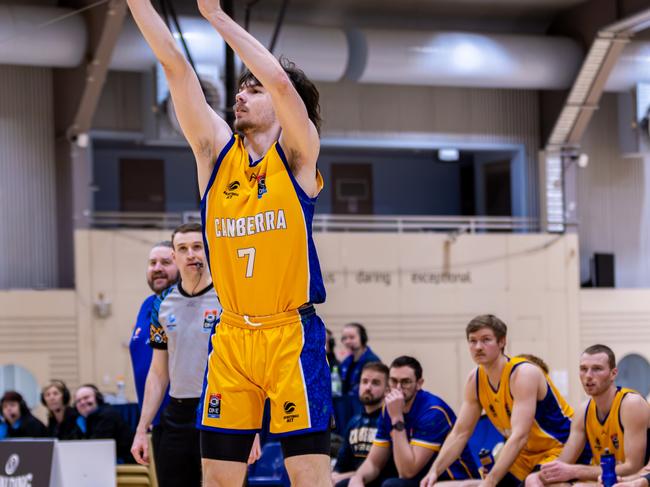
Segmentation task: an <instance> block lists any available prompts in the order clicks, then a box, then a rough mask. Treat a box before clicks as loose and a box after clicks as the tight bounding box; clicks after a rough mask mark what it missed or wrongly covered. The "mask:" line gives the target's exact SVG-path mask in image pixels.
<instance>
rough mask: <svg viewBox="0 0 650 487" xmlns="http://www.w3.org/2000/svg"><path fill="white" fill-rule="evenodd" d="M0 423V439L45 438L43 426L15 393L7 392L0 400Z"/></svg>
mask: <svg viewBox="0 0 650 487" xmlns="http://www.w3.org/2000/svg"><path fill="white" fill-rule="evenodd" d="M0 408H2V422H3V423H4V427H2V428H0V439H1V438H3V437H6V438H43V437H46V436H47V429H46V428H45V425H44V424H43V423H41V422H40V421H39V420H38V419H36V418H35V417H34V416H32V413H31V412H30V411H29V407H28V406H27V403H26V402H25V400H24V399H23V396H21V395H20V394H19V393H18V392H16V391H7V392H5V393H4V395H3V396H2V399H0Z"/></svg>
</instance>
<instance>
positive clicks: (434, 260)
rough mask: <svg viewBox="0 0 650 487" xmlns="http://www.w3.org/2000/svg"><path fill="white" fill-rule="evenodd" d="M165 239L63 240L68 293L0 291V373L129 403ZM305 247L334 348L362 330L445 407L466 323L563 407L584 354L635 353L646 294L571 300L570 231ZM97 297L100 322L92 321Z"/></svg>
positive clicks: (607, 293)
mask: <svg viewBox="0 0 650 487" xmlns="http://www.w3.org/2000/svg"><path fill="white" fill-rule="evenodd" d="M168 233H169V232H161V231H153V230H150V231H145V230H142V231H109V230H106V231H99V230H93V231H77V232H76V234H75V245H76V249H77V251H76V255H75V259H76V265H77V276H76V277H77V282H78V287H77V290H76V291H40V292H37V291H2V292H0V310H2V311H1V312H0V365H6V364H16V365H20V366H22V367H24V368H26V369H28V370H29V371H30V372H31V373H32V374H33V375H34V376H35V378H36V380H37V381H38V383H39V384H43V383H45V382H46V381H47V380H48V379H50V378H52V377H56V378H61V379H63V380H65V381H67V382H68V383H69V384H70V385H71V386H72V387H75V386H77V385H78V384H80V383H83V382H95V383H97V384H98V385H99V386H100V387H101V388H102V389H104V390H105V391H109V392H110V391H115V390H116V381H117V380H119V379H121V378H124V379H125V380H126V383H127V396H128V397H129V398H131V399H134V398H135V394H134V390H133V381H132V377H131V367H130V362H129V357H128V342H129V337H130V333H131V330H132V327H133V324H134V320H135V316H136V314H137V311H138V309H139V306H140V304H141V302H142V300H143V299H144V298H145V297H146V296H148V295H149V293H150V291H149V289H148V287H147V285H146V282H145V267H146V260H147V255H148V251H149V248H150V246H151V245H152V244H153V243H155V242H157V241H159V240H161V239H163V238H168ZM316 241H317V246H318V249H319V254H320V257H321V262H322V267H323V274H324V278H325V281H326V285H327V290H328V299H327V302H326V303H325V304H322V305H320V306H318V311H319V313H320V315H321V316H322V317H323V319H324V320H325V323H326V324H327V326H328V327H329V328H331V329H332V330H333V331H334V334H335V337H336V338H337V342H338V339H339V338H340V331H341V329H342V327H343V325H344V324H345V323H347V322H349V321H353V320H354V321H360V322H361V323H364V324H365V325H366V326H367V327H368V330H369V335H370V345H371V346H372V348H373V349H374V350H375V351H376V352H377V353H378V354H379V355H380V357H382V359H383V360H384V361H386V362H390V361H391V360H392V359H393V358H395V357H396V356H397V355H400V354H412V355H414V356H416V357H417V358H419V359H420V360H421V361H422V363H423V365H424V371H425V372H424V376H425V380H426V385H425V387H427V388H430V389H431V390H433V391H436V392H437V393H439V394H440V395H442V396H443V397H445V398H446V399H447V400H448V401H449V402H450V403H451V404H452V405H453V406H454V407H457V406H458V405H459V403H460V401H461V395H462V384H463V382H464V380H465V378H466V377H467V374H468V373H469V371H470V370H471V368H472V367H473V364H472V361H471V358H470V356H469V353H468V351H467V345H466V340H465V336H464V327H465V325H466V323H467V322H468V321H469V320H470V319H471V318H472V317H473V316H475V315H477V314H480V313H495V314H497V315H498V316H500V317H502V318H503V319H504V321H506V323H508V325H509V341H508V348H507V351H508V352H509V353H524V352H529V353H534V354H538V355H540V356H541V357H543V358H544V359H545V360H546V361H547V362H548V364H549V365H550V367H551V369H552V376H553V377H554V379H555V380H556V383H557V385H558V386H559V387H560V389H561V390H563V391H567V390H568V391H569V398H570V400H571V402H572V403H573V404H578V403H579V401H580V400H581V398H582V397H583V395H582V389H581V387H580V384H579V382H578V374H577V370H578V358H579V352H580V351H581V350H582V349H584V348H585V347H586V346H588V345H592V344H594V343H596V342H604V343H606V344H609V345H611V346H612V348H613V349H614V351H615V352H616V354H617V355H618V356H619V358H621V357H623V356H624V355H626V354H628V353H638V354H640V355H642V356H645V357H648V354H647V350H646V349H647V347H644V346H643V344H645V343H647V341H648V340H647V338H648V337H646V335H647V334H648V331H647V322H648V319H649V318H650V291H649V290H616V289H590V290H586V289H585V290H580V289H579V287H578V264H577V263H578V250H577V249H578V241H577V238H576V236H575V235H565V236H553V235H507V234H501V235H496V234H495V235H462V236H459V237H457V238H455V239H450V238H448V237H447V236H446V235H444V234H426V233H424V234H361V233H352V234H348V233H338V234H333V233H329V234H323V233H320V234H316ZM100 294H101V295H102V296H103V301H104V302H106V303H109V306H110V313H109V316H108V317H106V318H101V317H99V316H98V315H97V314H96V311H95V304H96V303H97V302H98V301H100V300H102V299H100ZM338 352H339V353H342V348H341V345H340V344H339V345H338Z"/></svg>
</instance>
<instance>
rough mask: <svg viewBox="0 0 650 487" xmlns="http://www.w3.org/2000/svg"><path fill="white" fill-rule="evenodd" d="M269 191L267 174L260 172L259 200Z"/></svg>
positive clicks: (258, 183)
mask: <svg viewBox="0 0 650 487" xmlns="http://www.w3.org/2000/svg"><path fill="white" fill-rule="evenodd" d="M267 191H268V190H267V189H266V174H260V175H259V176H257V199H258V200H259V199H260V198H261V197H262V196H263V195H264V194H265V193H266V192H267Z"/></svg>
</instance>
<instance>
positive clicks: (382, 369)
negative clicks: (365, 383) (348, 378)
mask: <svg viewBox="0 0 650 487" xmlns="http://www.w3.org/2000/svg"><path fill="white" fill-rule="evenodd" d="M366 370H373V371H375V372H379V373H381V374H384V376H385V377H386V383H388V373H389V369H388V367H387V366H386V364H384V363H382V362H368V363H367V364H365V365H364V366H363V368H362V369H361V374H362V375H363V373H364V372H365V371H366Z"/></svg>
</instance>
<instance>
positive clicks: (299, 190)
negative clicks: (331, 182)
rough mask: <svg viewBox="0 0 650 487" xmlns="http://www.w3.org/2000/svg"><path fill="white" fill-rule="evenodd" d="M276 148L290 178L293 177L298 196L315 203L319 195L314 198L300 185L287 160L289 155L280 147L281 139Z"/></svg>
mask: <svg viewBox="0 0 650 487" xmlns="http://www.w3.org/2000/svg"><path fill="white" fill-rule="evenodd" d="M275 149H276V152H277V153H278V155H279V156H280V160H282V163H283V164H284V168H285V169H286V170H287V173H288V174H289V178H291V183H292V184H293V188H294V189H295V190H296V193H297V194H298V198H299V199H300V200H301V201H304V202H305V203H309V204H311V205H315V204H316V200H317V199H318V195H316V196H314V197H313V198H312V197H310V196H307V193H305V190H304V189H302V188H301V187H300V185H299V184H298V181H296V178H295V176H294V175H293V172H292V171H291V167H289V161H288V160H287V156H286V155H285V154H284V151H283V150H282V147H280V141H278V142H276V144H275Z"/></svg>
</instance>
